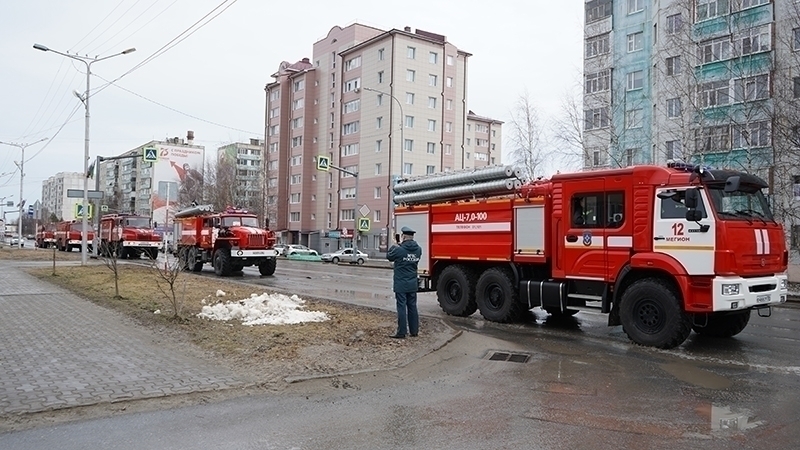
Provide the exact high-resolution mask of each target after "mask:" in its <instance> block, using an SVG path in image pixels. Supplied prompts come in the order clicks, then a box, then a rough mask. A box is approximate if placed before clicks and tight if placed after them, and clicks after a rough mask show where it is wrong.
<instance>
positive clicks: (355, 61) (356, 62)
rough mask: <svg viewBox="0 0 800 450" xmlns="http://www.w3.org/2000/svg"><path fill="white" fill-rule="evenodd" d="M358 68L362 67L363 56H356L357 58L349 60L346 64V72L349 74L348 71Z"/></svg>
mask: <svg viewBox="0 0 800 450" xmlns="http://www.w3.org/2000/svg"><path fill="white" fill-rule="evenodd" d="M356 67H361V56H356V57H355V58H351V59H348V60H347V61H345V62H344V71H345V72H347V71H348V70H353V69H355V68H356Z"/></svg>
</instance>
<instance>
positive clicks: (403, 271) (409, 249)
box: [386, 240, 422, 293]
mask: <svg viewBox="0 0 800 450" xmlns="http://www.w3.org/2000/svg"><path fill="white" fill-rule="evenodd" d="M420 256H422V248H421V247H420V246H419V244H417V242H416V241H413V240H412V241H403V242H402V243H401V244H400V245H393V246H392V247H391V248H390V249H389V253H387V254H386V259H388V260H389V261H393V262H394V291H395V292H398V293H408V292H417V265H418V264H419V258H420Z"/></svg>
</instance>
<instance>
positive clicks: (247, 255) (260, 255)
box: [231, 249, 278, 258]
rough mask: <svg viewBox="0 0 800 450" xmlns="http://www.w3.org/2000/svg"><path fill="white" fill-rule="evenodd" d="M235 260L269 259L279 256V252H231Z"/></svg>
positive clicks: (270, 250)
mask: <svg viewBox="0 0 800 450" xmlns="http://www.w3.org/2000/svg"><path fill="white" fill-rule="evenodd" d="M231 256H233V257H234V258H268V257H275V256H278V252H277V251H275V250H273V249H269V250H231Z"/></svg>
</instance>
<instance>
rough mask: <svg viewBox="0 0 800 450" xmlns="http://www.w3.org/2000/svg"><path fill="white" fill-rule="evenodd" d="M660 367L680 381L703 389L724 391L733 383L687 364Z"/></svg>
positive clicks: (671, 364) (662, 365)
mask: <svg viewBox="0 0 800 450" xmlns="http://www.w3.org/2000/svg"><path fill="white" fill-rule="evenodd" d="M660 367H661V368H662V369H663V370H665V371H666V372H667V373H669V374H670V375H672V376H674V377H675V378H677V379H679V380H681V381H684V382H686V383H689V384H693V385H695V386H700V387H703V388H708V389H726V388H729V387H730V386H731V385H733V381H731V380H729V379H727V378H725V377H721V376H719V375H717V374H715V373H712V372H709V371H707V370H703V369H699V368H697V367H694V366H692V365H689V364H683V363H669V364H661V365H660Z"/></svg>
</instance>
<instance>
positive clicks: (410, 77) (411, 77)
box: [406, 69, 417, 83]
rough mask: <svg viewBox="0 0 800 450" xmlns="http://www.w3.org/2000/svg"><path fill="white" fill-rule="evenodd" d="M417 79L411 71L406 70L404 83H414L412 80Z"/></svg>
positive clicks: (415, 74)
mask: <svg viewBox="0 0 800 450" xmlns="http://www.w3.org/2000/svg"><path fill="white" fill-rule="evenodd" d="M416 77H417V73H416V72H415V71H413V70H411V69H408V70H406V81H410V82H412V83H413V82H414V79H415V78H416Z"/></svg>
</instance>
